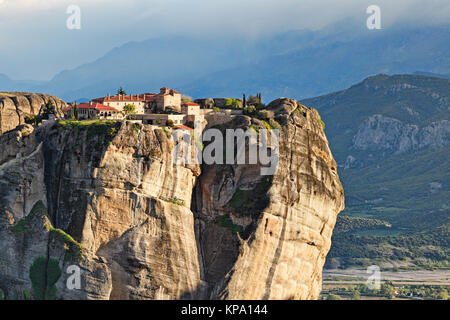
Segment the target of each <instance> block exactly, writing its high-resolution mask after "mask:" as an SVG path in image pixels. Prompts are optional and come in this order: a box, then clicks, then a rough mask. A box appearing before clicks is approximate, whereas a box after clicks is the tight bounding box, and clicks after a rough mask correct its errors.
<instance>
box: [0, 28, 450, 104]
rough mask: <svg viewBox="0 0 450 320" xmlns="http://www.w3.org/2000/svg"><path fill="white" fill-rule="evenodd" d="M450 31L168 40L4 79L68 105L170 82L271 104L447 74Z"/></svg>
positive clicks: (197, 93) (189, 90)
mask: <svg viewBox="0 0 450 320" xmlns="http://www.w3.org/2000/svg"><path fill="white" fill-rule="evenodd" d="M449 32H450V26H441V27H421V28H419V27H417V28H415V27H400V26H392V27H389V28H387V29H382V30H367V29H365V26H363V25H362V24H355V23H345V24H344V23H341V24H338V25H333V26H330V27H328V28H326V29H323V30H319V31H310V30H297V31H290V32H284V33H280V34H275V35H266V36H263V37H260V38H258V39H245V38H223V37H215V38H214V37H211V38H200V37H192V36H191V37H189V36H167V37H164V38H153V39H148V40H145V41H141V42H129V43H126V44H124V45H122V46H120V47H116V48H114V49H112V50H110V51H109V52H108V53H107V54H105V55H104V56H103V57H100V58H98V59H97V60H95V61H92V62H90V63H86V64H83V65H81V66H79V67H77V68H75V69H72V70H65V71H62V72H60V73H58V74H57V75H55V76H54V77H53V79H51V80H50V81H47V82H45V81H44V82H43V81H15V80H11V79H10V78H8V77H7V76H5V75H0V87H1V90H3V91H12V90H14V91H18V90H20V91H28V92H45V93H48V94H53V95H56V96H58V97H60V98H62V99H63V100H65V101H73V100H79V99H89V98H94V97H98V96H104V95H105V94H106V93H107V92H111V93H113V92H115V91H116V90H117V88H118V87H119V86H123V87H125V89H126V90H127V91H128V92H131V93H134V92H136V93H137V92H142V91H145V92H148V91H151V90H153V91H155V90H158V89H159V87H160V86H161V85H163V84H164V85H166V86H169V87H174V88H177V89H179V91H182V92H185V93H186V94H188V95H190V96H193V97H195V98H202V97H210V96H215V97H221V96H235V97H241V96H242V93H244V92H246V93H248V94H252V93H256V92H261V93H262V96H263V100H264V101H266V102H269V101H271V100H273V99H275V98H278V97H280V96H288V97H293V98H297V99H301V98H307V97H313V96H317V95H320V94H325V93H328V92H332V91H336V90H342V89H345V88H347V87H349V86H350V85H352V84H354V83H356V82H357V81H360V79H363V78H365V77H367V76H370V75H375V74H379V73H386V74H396V73H413V72H416V71H418V72H421V73H425V74H428V75H433V74H440V75H447V76H448V74H449V73H450V60H449V58H448V57H449V56H450V45H449V42H448V34H449ZM86 50H88V48H86ZM0 72H1V70H0Z"/></svg>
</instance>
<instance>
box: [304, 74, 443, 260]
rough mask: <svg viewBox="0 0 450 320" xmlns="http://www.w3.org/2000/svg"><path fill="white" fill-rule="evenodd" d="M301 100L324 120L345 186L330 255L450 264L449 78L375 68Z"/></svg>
mask: <svg viewBox="0 0 450 320" xmlns="http://www.w3.org/2000/svg"><path fill="white" fill-rule="evenodd" d="M302 103H304V104H305V105H307V106H314V107H316V108H318V110H319V112H320V114H321V117H322V119H323V121H324V122H325V125H326V128H325V131H326V134H327V137H328V139H329V141H330V147H331V149H332V151H333V154H334V156H335V158H336V161H337V163H338V168H339V175H340V177H341V179H342V183H343V186H344V190H345V196H346V209H345V211H344V212H343V213H342V217H345V218H343V220H342V219H341V220H340V222H338V226H337V229H336V234H335V235H334V240H333V248H332V249H331V252H330V256H329V257H330V259H331V258H333V257H334V258H336V257H341V258H342V255H345V256H346V257H347V258H346V259H344V260H345V263H347V264H354V263H356V264H357V263H362V261H364V259H365V258H368V257H370V258H372V260H371V263H373V261H374V260H373V258H378V259H382V260H383V259H384V260H386V259H388V260H399V259H400V260H402V261H403V260H404V261H403V263H406V264H410V263H413V264H416V265H417V264H420V263H421V264H422V265H423V264H424V261H427V263H430V261H432V264H433V263H434V264H435V263H437V262H439V263H442V261H447V262H446V263H447V264H448V257H449V241H450V238H449V233H448V230H449V227H450V200H449V199H450V183H449V181H450V161H449V159H450V80H449V79H442V78H437V77H428V76H422V75H394V76H388V75H377V76H373V77H369V78H367V79H365V80H364V81H362V82H360V83H358V84H356V85H354V86H351V87H350V88H348V89H346V90H343V91H339V92H335V93H331V94H327V95H324V96H320V97H317V98H312V99H306V100H303V101H302ZM342 217H341V218H342ZM338 221H339V219H338ZM340 230H343V231H342V232H341V231H340ZM380 236H381V237H380ZM436 237H437V238H436ZM411 243H415V245H411ZM406 244H409V246H408V245H406ZM393 247H394V248H396V250H397V251H395V250H393ZM408 248H409V249H408ZM411 250H413V251H414V252H413V251H411ZM399 252H400V253H399ZM419 262H420V263H419Z"/></svg>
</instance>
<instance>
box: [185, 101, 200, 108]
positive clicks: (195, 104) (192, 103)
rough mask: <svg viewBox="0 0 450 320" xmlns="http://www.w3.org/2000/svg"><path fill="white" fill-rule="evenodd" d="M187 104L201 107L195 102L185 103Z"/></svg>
mask: <svg viewBox="0 0 450 320" xmlns="http://www.w3.org/2000/svg"><path fill="white" fill-rule="evenodd" d="M185 105H187V106H189V107H200V105H199V104H198V103H194V102H189V103H185Z"/></svg>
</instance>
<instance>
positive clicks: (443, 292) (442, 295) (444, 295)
mask: <svg viewBox="0 0 450 320" xmlns="http://www.w3.org/2000/svg"><path fill="white" fill-rule="evenodd" d="M438 296H439V299H440V300H448V291H447V289H442V290H441V291H440V292H439V295H438Z"/></svg>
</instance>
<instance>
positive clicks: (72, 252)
mask: <svg viewBox="0 0 450 320" xmlns="http://www.w3.org/2000/svg"><path fill="white" fill-rule="evenodd" d="M49 231H50V238H51V239H56V240H58V241H61V242H62V243H64V244H65V245H66V246H67V251H66V254H65V256H64V259H65V260H68V261H80V260H81V257H82V256H83V247H82V245H81V244H80V243H78V242H77V241H75V240H74V239H73V238H72V237H71V236H70V235H69V234H67V233H66V232H64V231H63V230H61V229H55V228H53V227H50V230H49Z"/></svg>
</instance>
